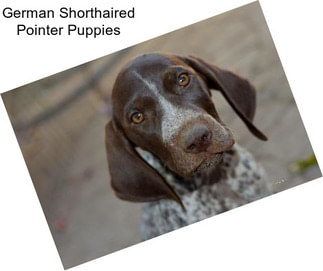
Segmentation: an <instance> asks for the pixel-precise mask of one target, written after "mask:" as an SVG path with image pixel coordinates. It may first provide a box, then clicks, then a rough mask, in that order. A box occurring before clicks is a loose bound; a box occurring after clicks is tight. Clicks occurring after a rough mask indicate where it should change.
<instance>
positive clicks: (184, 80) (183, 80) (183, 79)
mask: <svg viewBox="0 0 323 271" xmlns="http://www.w3.org/2000/svg"><path fill="white" fill-rule="evenodd" d="M189 82H190V77H189V76H188V74H187V73H181V74H180V75H179V76H178V84H179V85H180V86H181V87H185V86H187V85H188V84H189Z"/></svg>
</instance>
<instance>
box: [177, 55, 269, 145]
mask: <svg viewBox="0 0 323 271" xmlns="http://www.w3.org/2000/svg"><path fill="white" fill-rule="evenodd" d="M182 59H183V61H185V62H186V63H187V64H189V65H190V66H191V67H192V68H193V69H194V70H195V71H196V72H198V73H199V74H200V75H201V77H202V78H203V79H204V80H205V82H206V84H207V86H208V88H210V89H217V90H220V91H221V93H222V94H223V96H224V98H225V99H226V100H227V102H228V103H229V104H230V105H231V107H232V108H233V110H234V111H235V112H236V113H237V114H238V116H239V117H240V118H241V119H242V120H243V122H244V123H245V124H246V126H247V127H248V129H249V130H250V132H251V133H253V134H254V135H255V136H256V137H258V138H259V139H261V140H267V137H266V136H265V135H264V134H263V133H262V132H261V131H260V130H259V129H258V128H257V127H256V126H255V125H254V124H253V123H252V120H253V117H254V115H255V109H256V91H255V89H254V87H253V86H252V85H251V84H250V83H249V82H248V81H247V80H246V79H243V78H241V77H240V76H238V75H236V74H234V73H232V72H230V71H227V70H223V69H220V68H219V67H217V66H215V65H212V64H209V63H207V62H205V61H204V60H202V59H200V58H197V57H194V56H189V57H184V58H182Z"/></svg>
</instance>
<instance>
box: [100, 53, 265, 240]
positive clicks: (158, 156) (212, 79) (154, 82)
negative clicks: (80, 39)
mask: <svg viewBox="0 0 323 271" xmlns="http://www.w3.org/2000/svg"><path fill="white" fill-rule="evenodd" d="M210 89H215V90H219V91H220V92H221V93H222V94H223V96H224V97H225V99H226V100H227V101H228V103H229V104H230V106H231V107H232V108H233V110H234V111H235V112H236V114H237V115H238V116H239V117H240V118H241V119H242V120H243V122H244V123H245V124H246V126H247V127H248V129H249V130H250V132H251V133H252V134H254V135H255V136H256V137H258V138H259V139H262V140H266V139H267V138H266V136H265V135H264V134H263V133H262V132H261V131H259V130H258V129H257V128H256V127H255V125H254V124H253V123H252V120H253V117H254V114H255V108H256V93H255V90H254V88H253V86H252V85H251V84H250V83H249V82H248V81H247V80H245V79H243V78H241V77H239V76H238V75H236V74H234V73H232V72H230V71H226V70H223V69H220V68H219V67H217V66H214V65H211V64H209V63H207V62H205V61H203V60H201V59H199V58H196V57H192V56H190V57H181V56H174V55H169V54H158V53H155V54H146V55H142V56H139V57H137V58H136V59H134V60H133V61H131V62H130V63H129V64H128V65H127V66H126V67H124V68H123V69H122V70H121V72H120V73H119V75H118V77H117V79H116V82H115V85H114V88H113V92H112V101H113V116H112V120H111V121H110V122H109V123H108V124H107V126H106V148H107V156H108V164H109V170H110V174H111V185H112V188H113V189H114V191H115V193H116V195H117V196H118V197H119V198H120V199H123V200H128V201H134V202H144V203H143V212H142V237H143V239H144V240H146V239H149V238H152V237H155V236H158V235H160V234H163V233H166V232H169V231H172V230H175V229H178V228H180V227H183V226H185V225H188V224H191V223H194V222H197V221H200V220H202V219H205V218H207V217H210V216H213V215H216V214H219V213H221V212H224V211H226V210H230V209H232V208H235V207H237V206H241V205H243V204H246V203H248V202H251V201H254V200H256V199H259V198H261V197H264V196H266V195H269V194H270V193H271V191H270V188H269V185H268V183H267V180H266V177H265V174H264V171H263V169H262V167H261V166H260V165H259V164H258V163H256V161H255V160H254V159H253V157H252V156H251V155H250V154H249V153H248V152H247V151H246V150H244V149H243V148H241V147H240V146H238V145H237V144H234V139H233V136H232V133H231V131H230V130H229V128H227V127H226V126H225V124H224V123H223V122H222V121H221V120H220V118H219V115H218V113H217V111H216V109H215V106H214V104H213V102H212V100H211V91H210Z"/></svg>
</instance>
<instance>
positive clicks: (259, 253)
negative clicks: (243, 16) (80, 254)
mask: <svg viewBox="0 0 323 271" xmlns="http://www.w3.org/2000/svg"><path fill="white" fill-rule="evenodd" d="M6 2H7V3H9V2H10V3H11V4H10V5H13V4H12V3H15V5H17V6H19V3H18V2H21V3H22V1H6V0H3V1H2V3H1V5H0V6H1V8H2V7H3V5H4V4H5V3H6ZM28 2H30V3H31V4H33V5H36V6H42V5H43V1H41V0H33V1H31V0H29V1H28ZM47 2H52V3H51V4H53V1H47ZM56 2H57V5H61V4H62V2H63V1H56ZM64 2H66V1H64ZM85 2H88V1H85V0H83V1H77V3H76V2H75V3H74V6H77V5H80V6H82V5H83V6H87V5H86V4H85ZM96 2H97V1H96ZM132 2H133V1H130V0H128V1H124V2H122V3H123V4H124V5H125V6H127V4H128V5H136V8H137V7H139V6H140V7H141V8H140V9H139V8H138V11H139V10H140V15H139V14H138V20H136V21H134V22H133V23H132V24H131V26H130V25H128V26H125V29H129V31H130V30H131V31H133V32H132V33H133V34H132V35H130V34H129V36H127V37H124V38H123V39H118V40H117V41H111V42H109V43H107V44H104V48H103V46H102V45H100V44H97V43H95V42H92V43H87V44H86V47H87V48H85V47H83V44H82V42H81V41H80V40H78V41H73V40H71V41H69V40H67V41H65V45H66V52H61V54H65V53H66V56H65V55H64V56H62V58H61V59H59V60H57V61H54V60H53V59H54V58H57V57H56V56H55V54H54V57H52V56H50V57H49V56H48V52H50V51H51V50H54V48H55V47H57V46H58V43H55V42H53V44H49V43H48V41H47V43H46V42H45V41H40V40H39V39H38V40H37V42H36V43H33V44H30V42H29V41H27V40H20V41H19V44H16V43H17V42H18V41H17V40H15V37H13V36H11V35H10V33H9V31H8V29H9V26H8V25H4V24H2V21H1V22H0V26H1V32H0V34H1V39H2V45H1V55H0V59H1V62H0V65H1V70H0V71H1V73H0V74H1V77H2V79H1V90H8V89H10V88H13V87H17V86H19V85H21V84H24V83H27V82H31V81H33V80H36V79H39V78H41V77H43V76H46V75H49V74H51V73H54V72H58V71H60V70H62V69H66V68H68V67H72V66H74V65H77V64H80V63H81V62H84V61H89V60H91V59H93V58H95V57H98V56H101V55H104V54H108V53H110V52H113V51H115V50H118V49H120V48H123V47H125V46H128V45H130V44H135V43H137V42H139V41H142V40H145V39H149V38H151V37H153V36H156V35H158V34H162V33H165V32H168V31H170V30H173V29H175V28H178V27H181V26H184V25H186V24H189V23H193V22H196V21H198V20H200V19H204V18H207V17H210V16H213V15H215V14H217V13H220V12H223V11H225V10H228V9H230V8H232V7H235V6H240V5H241V4H244V3H246V2H247V1H229V0H223V1H214V0H213V1H202V0H200V1H198V2H195V3H193V2H192V4H188V2H187V1H160V2H159V3H155V1H139V0H137V1H136V2H135V4H133V3H132ZM113 3H115V1H111V2H109V4H111V5H113ZM152 3H153V4H152ZM190 5H193V6H192V7H191V6H190ZM261 6H262V8H263V10H264V13H265V16H266V19H267V22H268V25H269V28H270V30H271V33H272V36H273V39H274V42H275V44H276V47H277V50H278V52H279V55H280V57H281V61H282V63H283V66H284V69H285V72H286V74H287V77H288V80H289V83H290V85H291V88H292V90H293V93H294V96H295V99H296V102H297V105H298V107H299V110H300V112H301V115H302V118H303V120H304V123H305V126H306V129H307V131H308V135H309V137H310V140H311V143H312V146H313V148H314V150H315V153H316V156H317V158H318V160H319V161H323V144H322V138H323V132H322V129H321V126H322V124H321V123H322V120H321V116H322V115H323V114H322V113H323V112H322V105H321V104H322V94H321V93H322V83H321V78H322V76H321V73H322V63H323V61H322V60H323V55H322V48H323V43H322V39H321V38H320V33H321V26H322V25H323V20H322V16H321V11H322V8H321V6H320V1H308V0H307V1H292V0H288V1H286V0H285V1H272V0H265V1H261ZM153 7H154V9H153ZM200 7H202V8H200ZM174 9H175V10H176V12H173V10H174ZM169 10H172V11H170V12H168V13H164V15H165V14H167V16H165V17H166V19H165V18H163V17H162V16H161V15H160V13H161V12H166V11H169ZM139 16H140V17H139ZM146 20H150V21H151V22H152V23H151V24H150V25H149V26H148V27H146V28H145V29H146V30H147V31H145V33H139V32H138V30H137V31H134V29H135V28H137V29H139V28H140V26H141V27H143V26H144V25H147V21H146ZM165 21H167V22H165ZM153 22H156V23H153ZM165 23H166V26H165ZM127 27H128V28H127ZM132 27H134V28H132ZM127 31H128V30H127ZM129 33H130V32H129ZM6 41H9V43H8V44H7V43H6ZM38 42H39V44H38ZM74 42H76V43H79V46H77V47H74V48H73V46H75V44H74ZM99 43H100V42H99ZM3 44H5V45H4V46H3ZM70 44H72V45H70ZM30 45H32V46H36V49H35V50H36V51H35V52H37V51H38V54H36V53H35V54H33V53H30V55H32V57H31V56H27V57H26V58H24V57H25V55H24V54H21V53H20V51H19V50H21V48H24V46H30ZM45 45H46V48H45V49H44V48H39V47H38V46H45ZM101 46H102V48H101ZM92 48H95V49H92ZM30 50H31V51H32V49H30ZM70 50H71V51H73V52H75V53H73V54H72V55H71V56H70V54H71V51H70ZM93 51H95V53H93ZM81 53H82V54H81ZM75 55H76V56H77V55H78V56H79V57H78V58H76V56H75ZM80 55H82V56H80ZM44 57H47V58H46V63H44V62H43V61H44V60H43V58H44ZM17 59H18V60H17ZM31 60H32V61H31ZM52 60H53V62H51V61H52ZM48 63H51V65H49V64H48ZM18 64H19V65H18ZM30 70H32V72H30ZM0 127H1V133H0V134H1V137H0V165H1V170H0V180H1V190H0V191H1V196H0V201H1V202H0V206H1V212H0V213H1V223H0V225H1V226H0V227H1V228H0V240H1V242H0V248H1V256H2V257H1V263H0V265H1V267H0V268H1V269H2V270H29V269H30V270H63V267H62V265H61V262H60V260H59V257H58V254H57V251H56V248H55V245H54V242H53V240H52V237H51V234H50V231H49V229H48V226H47V223H46V221H45V218H44V215H43V213H42V210H41V207H40V204H39V201H38V198H37V196H36V193H35V190H34V188H33V185H32V182H31V180H30V177H29V174H28V171H27V169H26V166H25V163H24V161H23V157H22V154H21V152H20V149H19V146H18V144H17V141H16V139H15V136H14V133H13V131H12V128H11V125H10V122H9V119H8V117H7V114H6V112H5V109H4V106H3V104H2V103H0ZM291 136H292V135H291ZM322 191H323V184H322V178H320V179H319V180H316V181H313V182H310V183H307V184H304V185H301V186H298V187H295V188H293V189H290V190H287V191H284V192H282V193H279V194H277V195H274V196H271V197H268V198H266V199H263V200H261V201H257V202H254V203H252V204H248V205H246V206H243V207H241V208H238V209H235V210H232V211H230V212H227V213H225V214H223V215H219V216H217V217H216V218H211V219H208V220H205V221H203V222H200V223H197V224H194V225H192V226H190V227H186V228H184V229H182V230H179V231H175V232H172V233H170V234H166V235H164V236H161V237H159V238H156V239H154V240H151V241H148V242H144V243H141V244H138V245H135V246H133V247H131V248H128V249H125V250H122V251H119V252H116V253H113V254H111V255H108V256H105V257H102V258H99V259H97V260H94V261H91V262H88V263H86V264H83V265H80V266H77V267H75V268H73V270H152V269H153V270H176V269H177V270H204V269H205V270H210V269H211V270H241V269H242V270H322V267H323V262H322V260H321V252H322V250H321V248H322V243H323V233H322V229H323V220H322V206H323V197H322Z"/></svg>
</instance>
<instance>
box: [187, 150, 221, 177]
mask: <svg viewBox="0 0 323 271" xmlns="http://www.w3.org/2000/svg"><path fill="white" fill-rule="evenodd" d="M222 157H223V152H218V153H215V155H214V156H213V157H212V158H211V160H210V161H207V160H208V159H207V158H206V159H204V160H203V161H202V162H201V163H200V164H199V165H198V166H197V167H196V169H195V170H194V172H193V173H195V172H199V171H201V170H203V169H207V168H210V167H214V166H216V165H218V164H219V163H220V161H221V159H222Z"/></svg>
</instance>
